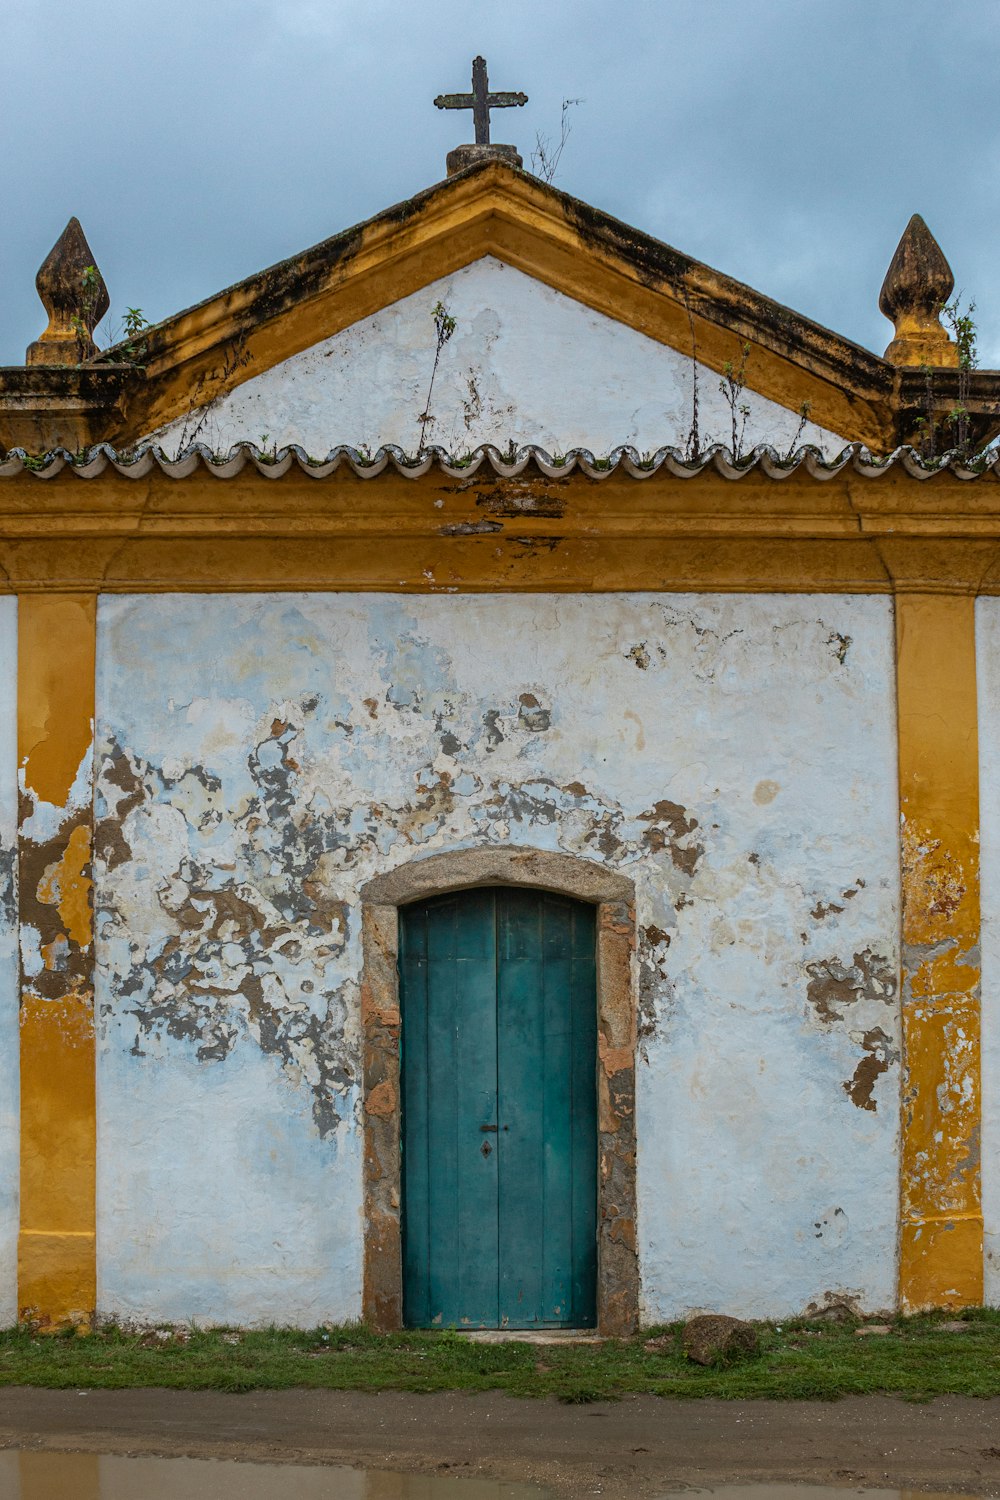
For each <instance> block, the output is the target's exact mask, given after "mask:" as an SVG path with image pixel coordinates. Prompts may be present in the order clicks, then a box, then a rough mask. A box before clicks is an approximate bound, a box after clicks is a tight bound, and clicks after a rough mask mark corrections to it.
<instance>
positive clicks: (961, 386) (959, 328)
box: [941, 292, 979, 453]
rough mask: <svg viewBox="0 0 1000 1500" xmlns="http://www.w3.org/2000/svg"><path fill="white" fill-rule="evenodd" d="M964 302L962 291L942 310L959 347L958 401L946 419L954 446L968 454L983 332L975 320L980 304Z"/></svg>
mask: <svg viewBox="0 0 1000 1500" xmlns="http://www.w3.org/2000/svg"><path fill="white" fill-rule="evenodd" d="M961 302H962V294H961V292H959V293H958V295H957V296H955V297H953V298H952V300H951V301H950V302H946V303H945V304H944V306H943V307H942V308H941V317H942V318H943V319H944V321H945V324H946V326H947V327H948V328H950V329H951V332H952V336H953V338H954V340H955V343H956V344H957V345H958V400H957V401H956V403H955V405H954V406H953V407H952V409H951V411H950V412H948V414H947V415H946V417H945V419H944V420H945V422H946V423H947V425H948V426H949V428H950V429H951V434H952V439H953V441H952V444H951V446H952V447H955V448H958V449H960V450H961V451H962V452H963V453H964V452H966V450H967V449H968V447H969V407H968V400H969V387H970V384H971V378H970V377H971V375H972V371H973V370H974V369H975V368H976V366H977V365H978V364H979V356H978V351H977V347H976V345H977V341H978V335H979V330H978V329H977V327H976V320H975V311H976V304H975V303H974V302H969V303H968V305H967V306H966V307H965V308H963V307H962V305H961Z"/></svg>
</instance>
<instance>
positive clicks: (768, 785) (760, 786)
mask: <svg viewBox="0 0 1000 1500" xmlns="http://www.w3.org/2000/svg"><path fill="white" fill-rule="evenodd" d="M780 791H781V787H780V786H779V785H778V783H777V782H776V781H768V780H764V781H758V783H757V785H756V786H755V787H754V789H753V800H754V801H755V802H756V804H757V806H758V807H766V806H767V804H768V803H769V802H773V801H774V799H775V797H776V796H777V795H778V793H779V792H780Z"/></svg>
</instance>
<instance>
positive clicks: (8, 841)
mask: <svg viewBox="0 0 1000 1500" xmlns="http://www.w3.org/2000/svg"><path fill="white" fill-rule="evenodd" d="M18 991H19V974H18V962H17V600H16V599H14V598H11V597H7V598H2V599H0V1327H7V1326H8V1325H9V1324H11V1323H14V1322H16V1320H17V1226H18V1207H19V1192H20V1099H21V1095H20V1083H19V1076H18V1071H19V1061H20V1026H19V1004H20V996H19V992H18Z"/></svg>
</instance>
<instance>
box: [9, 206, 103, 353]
mask: <svg viewBox="0 0 1000 1500" xmlns="http://www.w3.org/2000/svg"><path fill="white" fill-rule="evenodd" d="M35 286H36V288H37V289H38V295H39V297H40V298H41V299H42V306H43V307H44V308H45V311H46V312H47V313H48V315H49V326H48V328H46V330H45V332H44V333H43V334H42V336H41V338H39V339H36V340H35V342H34V343H33V344H29V345H28V353H27V363H28V364H29V365H78V364H81V363H82V362H83V361H84V360H86V359H91V358H92V357H93V355H94V354H96V352H97V345H96V344H95V343H94V329H95V327H96V326H97V324H98V323H99V322H100V321H101V319H102V318H103V317H104V314H105V313H106V312H107V310H108V308H109V307H110V305H111V300H110V298H109V297H108V289H107V287H106V286H105V284H104V277H103V276H102V275H101V273H100V271H99V270H98V269H97V266H96V264H95V262H94V253H93V251H92V250H91V248H90V246H89V245H88V244H87V236H86V235H85V234H84V232H83V230H82V228H81V227H80V221H79V219H70V221H69V223H68V224H67V225H66V228H65V229H64V230H63V232H62V234H61V235H60V236H59V238H58V239H57V240H56V242H55V244H54V245H53V246H52V249H51V250H50V251H49V253H48V255H47V256H46V257H45V259H44V260H43V262H42V264H41V267H40V268H39V272H38V275H37V276H36V277H35Z"/></svg>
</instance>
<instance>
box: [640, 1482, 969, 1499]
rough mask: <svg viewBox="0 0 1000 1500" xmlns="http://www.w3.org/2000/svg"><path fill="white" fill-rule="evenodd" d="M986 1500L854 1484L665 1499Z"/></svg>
mask: <svg viewBox="0 0 1000 1500" xmlns="http://www.w3.org/2000/svg"><path fill="white" fill-rule="evenodd" d="M853 1495H860V1496H863V1497H864V1500H983V1497H982V1496H981V1495H972V1494H964V1495H962V1494H958V1493H955V1492H942V1491H938V1490H866V1489H863V1488H862V1487H861V1486H860V1485H854V1484H720V1485H716V1487H715V1488H714V1489H710V1490H709V1489H684V1490H664V1492H663V1495H662V1497H661V1500H851V1496H853Z"/></svg>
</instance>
